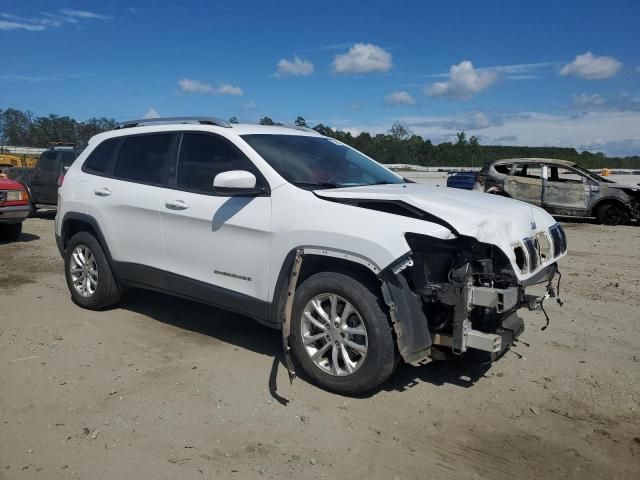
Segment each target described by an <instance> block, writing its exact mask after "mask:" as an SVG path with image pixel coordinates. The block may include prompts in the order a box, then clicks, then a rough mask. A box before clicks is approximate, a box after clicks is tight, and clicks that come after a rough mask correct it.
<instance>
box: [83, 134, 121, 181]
mask: <svg viewBox="0 0 640 480" xmlns="http://www.w3.org/2000/svg"><path fill="white" fill-rule="evenodd" d="M118 141H119V139H117V138H110V139H109V140H105V141H104V142H102V143H101V144H100V145H98V146H97V147H96V148H94V150H93V152H91V153H90V154H89V156H88V157H87V159H86V160H85V162H84V165H82V170H83V171H85V172H87V173H95V174H98V175H105V174H106V173H107V168H108V166H109V161H110V160H111V158H112V157H113V154H114V152H115V150H116V146H117V145H118ZM72 161H73V160H72Z"/></svg>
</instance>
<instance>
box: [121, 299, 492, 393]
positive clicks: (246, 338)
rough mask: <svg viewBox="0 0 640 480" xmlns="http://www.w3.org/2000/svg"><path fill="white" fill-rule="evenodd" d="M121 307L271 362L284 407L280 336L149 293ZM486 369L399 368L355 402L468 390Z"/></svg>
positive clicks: (471, 365)
mask: <svg viewBox="0 0 640 480" xmlns="http://www.w3.org/2000/svg"><path fill="white" fill-rule="evenodd" d="M120 307H121V308H123V309H125V310H129V311H132V312H135V313H139V314H142V315H145V316H147V317H149V318H152V319H154V320H157V321H159V322H162V323H165V324H167V325H172V326H174V327H178V328H181V329H184V330H188V331H191V332H195V333H198V334H201V335H207V336H209V337H211V338H214V339H216V340H219V341H222V342H225V343H228V344H231V345H234V346H236V347H238V348H243V349H247V350H251V351H253V352H256V353H260V354H262V355H265V356H267V357H270V358H272V359H273V361H272V366H271V372H270V375H269V379H268V380H267V381H268V384H269V391H270V393H271V396H272V397H273V398H274V399H275V400H276V401H278V402H279V403H281V404H283V405H286V404H287V403H288V400H287V399H286V398H283V397H282V396H280V395H279V394H278V392H277V387H278V386H277V382H276V379H277V376H278V369H279V368H285V369H286V366H285V363H284V354H283V347H282V339H281V336H280V331H278V330H274V329H271V328H268V327H265V326H263V325H261V324H259V323H258V322H256V321H255V320H253V319H251V318H248V317H245V316H243V315H239V314H236V313H231V312H228V311H225V310H220V309H217V308H215V307H210V306H208V305H204V304H201V303H197V302H192V301H190V300H185V299H181V298H177V297H173V296H171V295H166V294H162V293H157V292H152V291H147V290H131V291H129V292H127V294H126V295H125V298H124V299H123V301H122V304H121V305H120ZM489 368H490V364H488V363H479V362H478V361H477V359H474V358H470V357H468V356H463V357H460V358H456V359H454V360H446V361H432V362H429V363H426V364H420V365H417V366H414V365H407V364H402V363H401V364H400V366H399V367H398V369H397V370H396V372H395V373H394V375H393V376H392V377H391V379H389V380H388V381H387V382H385V383H384V384H383V385H382V386H380V387H378V388H377V389H375V390H373V391H372V392H369V393H367V394H365V395H359V397H371V396H374V395H376V394H378V393H380V392H381V391H388V392H392V391H398V392H402V391H404V390H407V389H409V388H412V387H415V386H417V385H419V384H420V383H430V384H432V385H436V386H438V385H444V384H452V385H457V386H460V387H465V388H467V387H471V386H473V385H474V384H475V382H476V381H477V380H479V379H480V378H481V377H482V376H483V375H484V374H485V373H486V371H487V370H488V369H489ZM296 373H298V374H299V376H300V377H301V380H303V381H306V380H308V379H307V378H306V377H305V375H304V374H303V372H296Z"/></svg>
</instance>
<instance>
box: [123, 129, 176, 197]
mask: <svg viewBox="0 0 640 480" xmlns="http://www.w3.org/2000/svg"><path fill="white" fill-rule="evenodd" d="M172 139H173V134H171V133H159V134H152V135H136V136H133V137H128V138H126V139H125V140H124V143H123V144H122V146H121V147H120V151H119V152H118V158H117V160H116V164H115V167H114V170H113V176H114V177H115V178H118V179H121V180H128V181H131V182H137V183H147V184H149V185H165V184H167V181H166V177H167V175H166V171H167V168H166V167H167V165H168V162H169V157H170V155H171V145H172V143H173V142H172Z"/></svg>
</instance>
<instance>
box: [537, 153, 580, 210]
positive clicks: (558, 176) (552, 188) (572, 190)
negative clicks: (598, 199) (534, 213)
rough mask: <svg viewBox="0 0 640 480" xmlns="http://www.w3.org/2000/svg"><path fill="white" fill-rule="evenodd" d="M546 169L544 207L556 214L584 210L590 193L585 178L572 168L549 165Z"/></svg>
mask: <svg viewBox="0 0 640 480" xmlns="http://www.w3.org/2000/svg"><path fill="white" fill-rule="evenodd" d="M547 169H548V178H547V180H546V182H545V186H544V207H545V208H547V209H548V210H549V211H550V212H552V213H557V214H562V213H572V214H580V213H579V212H586V211H587V207H588V204H589V194H590V187H589V182H588V180H587V178H586V177H585V176H584V175H582V174H581V173H580V172H578V171H576V170H573V169H572V168H567V167H561V166H557V165H549V166H548V167H547ZM567 210H570V211H571V212H567Z"/></svg>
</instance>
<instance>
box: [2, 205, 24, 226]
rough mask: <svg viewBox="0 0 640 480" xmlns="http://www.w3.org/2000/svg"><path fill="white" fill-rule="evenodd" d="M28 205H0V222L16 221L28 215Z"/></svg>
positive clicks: (20, 220)
mask: <svg viewBox="0 0 640 480" xmlns="http://www.w3.org/2000/svg"><path fill="white" fill-rule="evenodd" d="M30 212H31V208H30V207H29V205H14V206H6V207H2V206H0V223H18V222H22V221H23V220H24V219H25V218H27V217H28V216H29V213H30Z"/></svg>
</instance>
